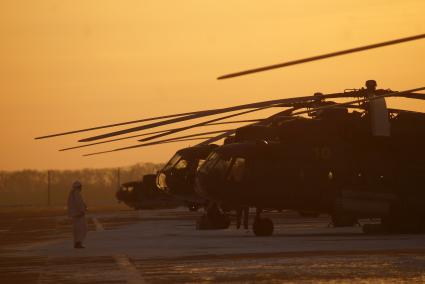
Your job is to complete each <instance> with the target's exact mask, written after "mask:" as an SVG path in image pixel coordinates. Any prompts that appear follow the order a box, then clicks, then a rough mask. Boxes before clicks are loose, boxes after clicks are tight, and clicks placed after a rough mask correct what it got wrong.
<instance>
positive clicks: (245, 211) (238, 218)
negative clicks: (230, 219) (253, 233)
mask: <svg viewBox="0 0 425 284" xmlns="http://www.w3.org/2000/svg"><path fill="white" fill-rule="evenodd" d="M242 215H243V216H242ZM242 217H243V227H244V229H245V230H248V217H249V207H248V206H244V207H239V208H238V209H237V210H236V229H239V228H240V227H241V220H242Z"/></svg>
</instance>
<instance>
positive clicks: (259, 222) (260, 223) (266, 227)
mask: <svg viewBox="0 0 425 284" xmlns="http://www.w3.org/2000/svg"><path fill="white" fill-rule="evenodd" d="M262 211H263V210H262V209H259V208H257V214H256V216H255V220H254V224H253V225H252V229H253V231H254V234H255V235H256V236H257V237H268V236H271V235H272V234H273V230H274V225H273V221H272V220H271V219H270V218H261V213H262Z"/></svg>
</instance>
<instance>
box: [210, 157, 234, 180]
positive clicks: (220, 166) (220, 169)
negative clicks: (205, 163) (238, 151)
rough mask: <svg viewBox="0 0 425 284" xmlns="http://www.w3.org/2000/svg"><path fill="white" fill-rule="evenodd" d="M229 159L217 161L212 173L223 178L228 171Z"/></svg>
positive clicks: (222, 158)
mask: <svg viewBox="0 0 425 284" xmlns="http://www.w3.org/2000/svg"><path fill="white" fill-rule="evenodd" d="M230 162H231V159H230V158H227V159H226V158H224V157H221V158H219V159H218V161H217V163H215V165H214V172H216V173H217V174H218V175H219V176H220V177H225V176H226V173H227V170H228V169H229V166H230Z"/></svg>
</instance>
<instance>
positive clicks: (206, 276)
mask: <svg viewBox="0 0 425 284" xmlns="http://www.w3.org/2000/svg"><path fill="white" fill-rule="evenodd" d="M198 216H200V213H193V212H188V211H187V210H185V209H183V208H181V209H167V210H155V211H143V212H141V213H139V212H136V211H130V210H103V211H102V210H100V211H97V212H94V213H91V214H90V215H88V217H87V219H88V221H89V228H90V232H89V234H88V237H87V240H86V243H85V245H86V249H81V250H76V249H74V248H73V247H72V242H71V228H70V222H69V220H68V218H67V217H66V216H64V212H63V210H57V211H54V210H53V211H48V212H46V211H40V212H38V211H35V212H32V213H28V214H23V213H22V214H21V213H19V211H16V212H8V213H4V212H3V213H2V212H0V225H1V226H0V283H282V282H285V283H334V282H335V283H348V282H350V283H351V282H356V283H376V282H409V283H412V282H416V283H422V282H425V235H365V234H363V233H362V230H361V228H360V227H359V226H356V227H350V228H332V227H329V226H328V225H329V218H327V217H325V216H324V217H319V218H302V217H299V216H298V215H297V214H294V213H291V212H284V213H279V214H278V213H273V214H269V217H271V218H272V219H273V221H274V223H275V233H274V235H273V236H272V237H255V236H254V235H253V233H252V231H251V230H249V231H245V230H236V229H235V225H234V222H233V224H232V226H231V227H230V228H229V229H226V230H211V231H196V230H195V221H196V218H197V217H198ZM251 222H252V218H251Z"/></svg>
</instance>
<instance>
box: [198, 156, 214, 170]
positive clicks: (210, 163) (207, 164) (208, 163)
mask: <svg viewBox="0 0 425 284" xmlns="http://www.w3.org/2000/svg"><path fill="white" fill-rule="evenodd" d="M218 159H219V156H218V154H217V153H214V152H213V153H211V154H210V155H209V156H208V157H207V159H206V160H205V162H204V163H203V164H202V165H200V166H199V167H200V171H202V172H207V171H208V170H210V169H211V168H212V167H213V166H214V164H215V163H216V162H217V160H218Z"/></svg>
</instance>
